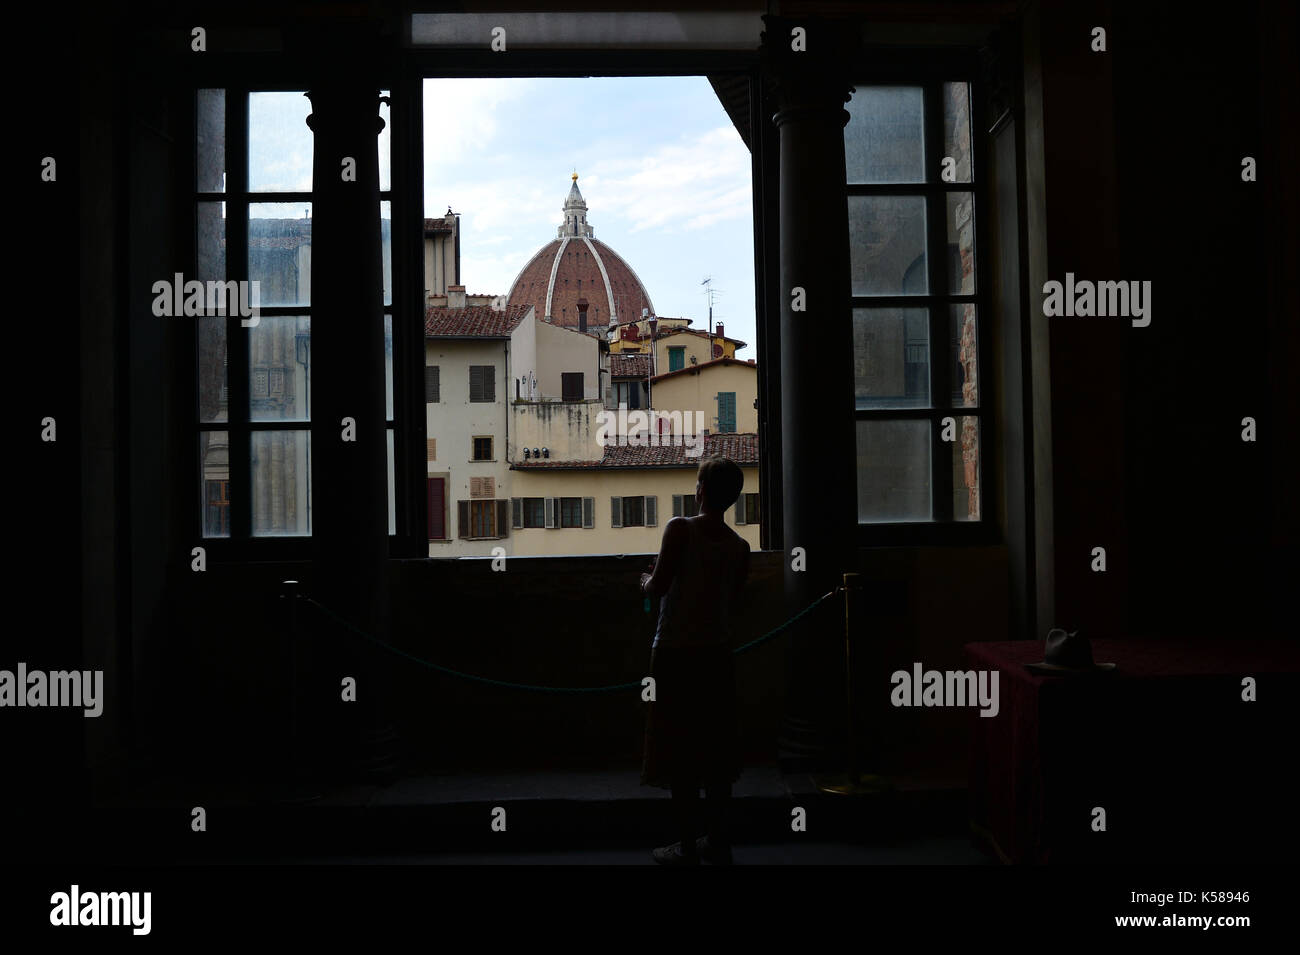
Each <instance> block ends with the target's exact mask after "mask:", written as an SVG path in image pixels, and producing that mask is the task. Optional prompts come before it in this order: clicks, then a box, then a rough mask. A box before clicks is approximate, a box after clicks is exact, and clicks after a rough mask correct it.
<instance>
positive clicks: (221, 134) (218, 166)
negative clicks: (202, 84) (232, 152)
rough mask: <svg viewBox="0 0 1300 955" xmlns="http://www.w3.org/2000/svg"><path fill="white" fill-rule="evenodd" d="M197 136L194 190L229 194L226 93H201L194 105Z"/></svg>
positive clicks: (203, 91) (218, 91)
mask: <svg viewBox="0 0 1300 955" xmlns="http://www.w3.org/2000/svg"><path fill="white" fill-rule="evenodd" d="M195 114H196V116H195V118H196V125H197V133H198V135H197V136H196V137H195V142H194V159H195V163H194V169H195V181H194V188H195V190H197V191H198V192H225V191H226V91H225V90H198V91H197V97H196V102H195Z"/></svg>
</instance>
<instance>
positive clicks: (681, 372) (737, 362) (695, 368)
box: [650, 356, 758, 384]
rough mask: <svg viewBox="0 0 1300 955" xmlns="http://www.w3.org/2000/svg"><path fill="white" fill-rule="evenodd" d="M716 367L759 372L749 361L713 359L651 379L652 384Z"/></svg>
mask: <svg viewBox="0 0 1300 955" xmlns="http://www.w3.org/2000/svg"><path fill="white" fill-rule="evenodd" d="M714 365H740V366H741V367H742V368H753V369H755V370H757V368H758V366H757V365H755V364H753V363H752V362H748V361H741V360H740V359H739V358H727V357H725V356H724V357H722V358H712V359H710V360H709V361H706V362H702V363H701V364H698V365H687V366H686V367H685V368H678V369H677V370H676V371H666V372H664V373H663V374H662V375H655V376H654V377H653V378H651V379H650V382H651V384H653V383H654V382H656V381H662V380H663V379H664V378H671V377H672V376H673V375H684V374H686V373H687V372H690V371H694V372H698V371H699V370H700V369H702V368H711V367H713V366H714Z"/></svg>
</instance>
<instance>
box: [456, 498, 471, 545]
mask: <svg viewBox="0 0 1300 955" xmlns="http://www.w3.org/2000/svg"><path fill="white" fill-rule="evenodd" d="M456 536H457V537H459V538H460V539H461V540H464V539H465V538H467V537H469V501H457V502H456Z"/></svg>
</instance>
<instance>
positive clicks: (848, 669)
mask: <svg viewBox="0 0 1300 955" xmlns="http://www.w3.org/2000/svg"><path fill="white" fill-rule="evenodd" d="M860 576H861V575H859V574H855V573H847V574H845V575H844V580H843V584H842V585H841V586H840V588H839V589H840V590H842V591H843V592H844V697H845V702H846V703H847V709H848V716H847V719H848V724H849V725H848V749H849V751H848V760H847V762H848V767H847V772H845V773H843V774H840V775H833V776H814V777H813V784H814V785H815V786H816V787H817V788H818V789H819V790H821V791H822V792H824V793H835V794H837V795H843V796H859V795H865V794H868V793H879V792H884V791H885V790H887V789H889V788H890V783H889V781H888V780H887V779H885V777H884V776H878V775H875V774H871V773H863V772H862V771H861V768H860V767H859V765H858V727H857V720H856V719H855V718H854V710H853V620H854V619H855V617H856V615H857V614H858V613H860V612H861V607H860V601H861V598H862V593H861V588H862V584H861V581H860V580H859V577H860Z"/></svg>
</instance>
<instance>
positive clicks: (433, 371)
mask: <svg viewBox="0 0 1300 955" xmlns="http://www.w3.org/2000/svg"><path fill="white" fill-rule="evenodd" d="M438 372H439V368H438V366H437V365H425V366H424V401H425V403H426V404H437V403H438V400H439V398H440V395H439V391H440V390H441V388H440V385H441V379H440V378H439V374H438Z"/></svg>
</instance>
